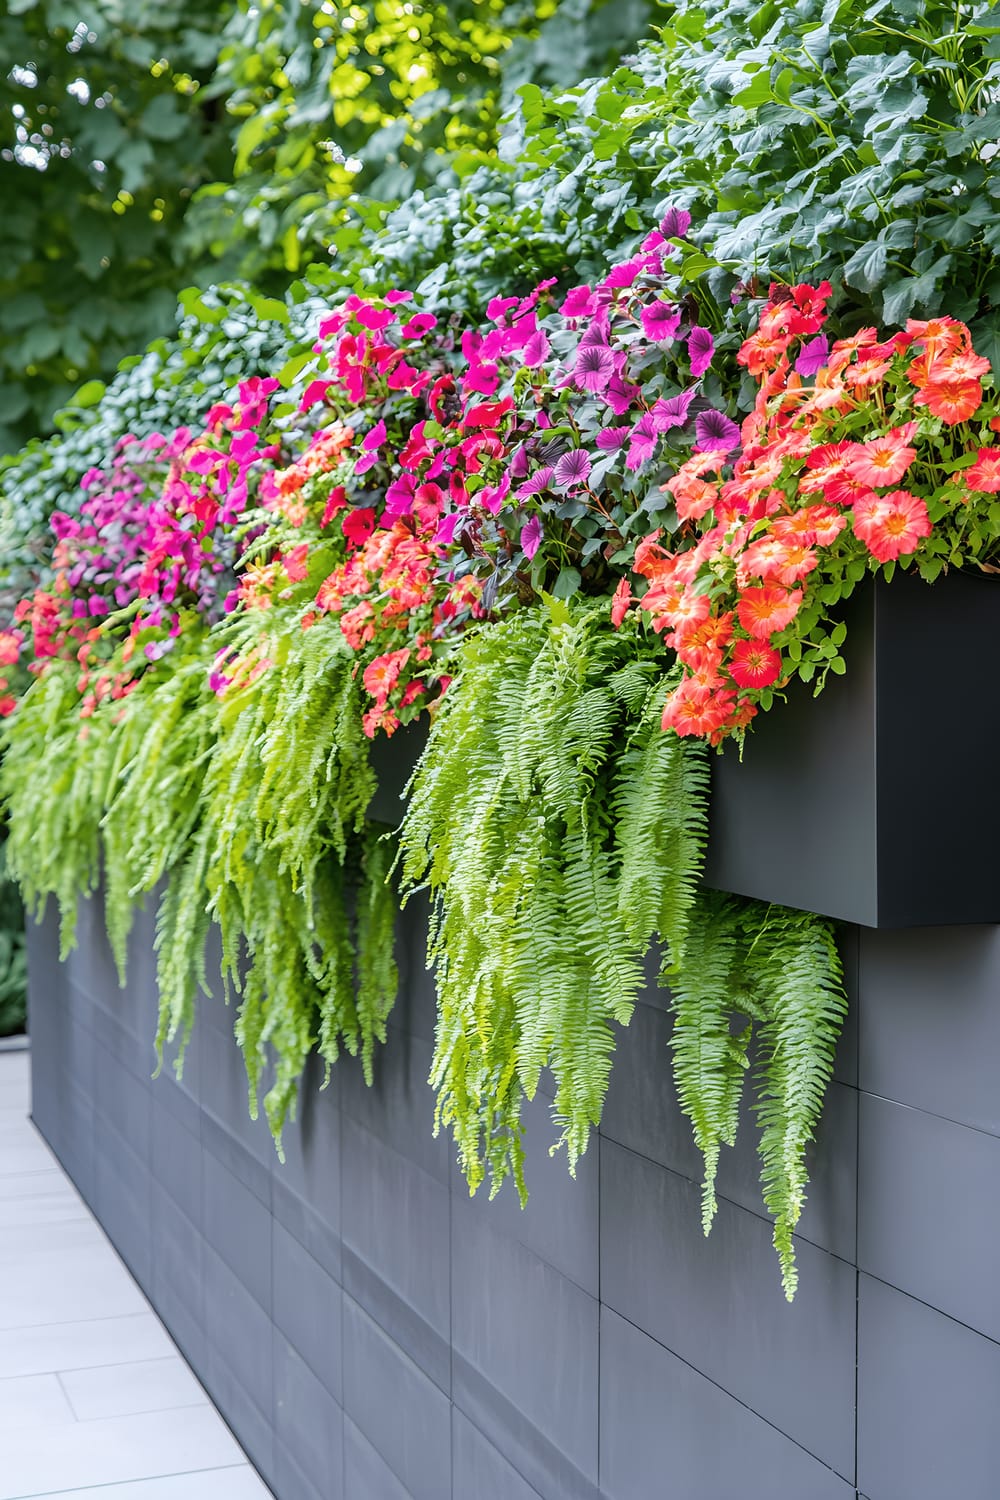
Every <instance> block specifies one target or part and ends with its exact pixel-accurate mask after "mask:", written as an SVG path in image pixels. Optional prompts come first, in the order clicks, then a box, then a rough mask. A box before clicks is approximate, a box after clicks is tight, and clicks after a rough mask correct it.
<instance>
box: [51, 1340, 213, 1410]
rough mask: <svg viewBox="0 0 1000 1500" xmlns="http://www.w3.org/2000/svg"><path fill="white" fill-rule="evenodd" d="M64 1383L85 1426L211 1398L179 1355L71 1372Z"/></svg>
mask: <svg viewBox="0 0 1000 1500" xmlns="http://www.w3.org/2000/svg"><path fill="white" fill-rule="evenodd" d="M61 1379H62V1385H63V1389H64V1390H65V1392H66V1394H67V1396H68V1397H69V1400H70V1405H71V1406H72V1408H73V1410H74V1412H75V1413H76V1415H77V1417H78V1418H79V1420H80V1421H81V1422H93V1421H96V1420H99V1419H102V1418H105V1417H126V1416H132V1415H134V1414H135V1413H137V1412H144V1411H171V1410H172V1409H173V1408H175V1407H183V1406H205V1405H207V1404H208V1397H207V1396H206V1395H205V1392H204V1391H203V1390H202V1388H201V1386H200V1385H199V1384H198V1382H197V1380H196V1379H195V1378H194V1376H193V1375H192V1373H191V1371H190V1370H189V1368H188V1366H187V1365H186V1364H185V1362H184V1360H183V1359H181V1358H180V1356H179V1355H174V1356H173V1357H172V1358H169V1359H149V1360H143V1361H141V1362H139V1363H135V1364H120V1365H117V1364H116V1365H102V1366H100V1367H99V1368H98V1369H96V1370H95V1369H90V1370H72V1371H67V1372H65V1373H64V1374H63V1375H62V1377H61Z"/></svg>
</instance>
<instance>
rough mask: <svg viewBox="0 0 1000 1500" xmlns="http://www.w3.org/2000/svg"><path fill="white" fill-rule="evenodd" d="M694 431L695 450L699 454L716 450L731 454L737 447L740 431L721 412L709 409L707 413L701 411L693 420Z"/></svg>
mask: <svg viewBox="0 0 1000 1500" xmlns="http://www.w3.org/2000/svg"><path fill="white" fill-rule="evenodd" d="M694 431H695V448H696V449H698V450H699V451H701V452H704V451H705V450H707V449H718V450H721V451H724V452H726V453H731V452H732V450H733V449H734V448H738V447H739V443H740V429H739V428H738V427H737V425H736V423H735V422H734V421H732V420H731V418H729V417H727V416H726V414H725V412H723V411H715V410H714V409H713V408H711V407H710V408H709V410H708V411H703V412H702V413H701V414H700V415H699V416H698V417H697V418H696V419H695V424H694Z"/></svg>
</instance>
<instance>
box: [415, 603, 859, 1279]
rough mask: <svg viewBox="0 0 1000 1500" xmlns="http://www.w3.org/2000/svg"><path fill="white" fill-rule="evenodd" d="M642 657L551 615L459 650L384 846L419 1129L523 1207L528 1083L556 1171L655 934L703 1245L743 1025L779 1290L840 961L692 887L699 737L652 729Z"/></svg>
mask: <svg viewBox="0 0 1000 1500" xmlns="http://www.w3.org/2000/svg"><path fill="white" fill-rule="evenodd" d="M661 662H662V652H661V651H660V649H659V647H658V643H657V642H655V641H653V642H649V641H647V640H646V639H645V638H644V637H643V636H641V635H639V634H632V635H625V634H616V633H614V632H613V631H612V630H611V629H610V627H609V625H608V623H607V614H606V607H594V606H587V605H582V606H575V607H574V609H573V611H572V612H571V611H570V610H569V609H568V608H567V607H565V606H560V605H556V604H554V603H553V605H552V606H551V607H550V609H549V610H548V611H544V610H541V611H535V612H532V613H530V614H528V613H525V614H521V615H518V616H516V617H514V618H512V619H509V620H507V621H506V622H504V623H502V624H501V625H499V626H491V627H490V628H489V629H488V630H483V631H482V632H481V633H480V634H478V635H477V636H470V637H468V638H467V639H466V640H465V641H464V642H463V643H462V645H461V646H460V648H459V650H458V652H457V656H456V666H455V670H456V680H455V681H454V682H453V684H452V686H451V688H450V689H449V691H448V694H447V697H446V699H445V700H444V702H443V704H442V706H441V708H440V710H439V711H438V714H437V718H436V721H435V724H434V726H433V728H432V730H431V734H430V739H429V742H428V745H427V749H426V751H425V753H424V756H423V758H422V760H421V763H420V765H419V767H418V769H417V772H416V775H415V778H414V782H413V787H412V798H411V802H410V807H409V810H408V812H407V815H406V818H405V821H404V825H403V830H402V848H403V854H402V862H403V880H404V889H408V890H413V889H415V888H417V887H418V886H420V885H421V884H426V885H427V886H429V888H430V891H431V894H432V897H433V923H432V932H431V942H430V948H429V955H430V961H431V962H432V963H433V964H434V965H435V966H436V970H437V983H438V994H439V1021H438V1034H437V1047H436V1051H435V1056H434V1063H433V1069H432V1080H431V1081H432V1083H433V1084H434V1086H435V1087H436V1088H437V1090H438V1105H437V1125H438V1127H440V1126H441V1125H442V1124H443V1125H446V1126H450V1128H451V1129H452V1131H453V1133H454V1136H455V1140H456V1143H457V1146H458V1152H459V1159H460V1161H461V1164H462V1167H463V1170H464V1171H465V1173H466V1176H467V1178H468V1181H469V1185H470V1188H471V1189H472V1190H473V1191H475V1189H476V1188H477V1187H478V1186H479V1184H480V1183H481V1182H482V1180H483V1178H484V1177H485V1175H486V1174H487V1173H489V1174H490V1176H491V1179H492V1186H491V1190H492V1191H494V1192H495V1191H496V1190H497V1188H498V1187H499V1185H500V1183H501V1182H502V1180H503V1178H504V1176H505V1175H507V1174H508V1173H510V1174H512V1175H513V1177H514V1179H515V1181H516V1183H517V1186H518V1190H519V1192H520V1193H521V1195H522V1199H523V1197H524V1195H525V1183H524V1178H523V1151H522V1142H521V1107H522V1101H523V1099H524V1098H525V1097H528V1098H530V1097H532V1096H533V1095H534V1092H535V1090H536V1088H537V1086H538V1081H539V1076H540V1074H541V1071H542V1069H543V1068H550V1069H551V1070H552V1073H553V1075H554V1078H555V1082H556V1095H555V1103H554V1114H555V1117H556V1120H557V1123H558V1125H559V1126H560V1130H561V1135H560V1144H565V1145H566V1147H567V1151H568V1157H569V1165H570V1168H571V1169H572V1168H573V1166H574V1164H575V1162H576V1160H577V1158H578V1157H579V1155H580V1154H581V1153H582V1152H583V1151H584V1150H585V1149H586V1145H587V1141H588V1138H589V1134H590V1131H591V1128H592V1127H593V1126H594V1125H596V1124H597V1123H598V1122H599V1120H600V1116H601V1110H602V1106H603V1102H604V1096H605V1092H606V1089H607V1084H608V1076H609V1072H610V1068H611V1062H612V1056H613V1049H614V1045H615V1038H616V1029H617V1027H618V1026H620V1025H627V1024H628V1021H629V1019H630V1017H631V1014H632V1008H633V1004H634V1001H635V999H636V996H637V994H638V992H639V990H640V988H641V987H642V984H643V974H644V970H643V960H644V959H645V957H646V954H647V952H648V951H649V948H650V946H651V944H652V942H653V941H654V940H658V941H659V943H660V944H661V945H662V948H663V951H664V967H663V976H662V978H663V982H664V983H668V984H669V985H670V989H671V991H672V1007H673V1011H674V1017H675V1026H674V1034H673V1041H672V1047H673V1054H674V1069H675V1074H676V1080H677V1088H678V1093H679V1096H680V1100H681V1104H682V1107H683V1109H684V1110H685V1112H686V1114H687V1115H688V1117H689V1118H690V1120H691V1122H692V1126H693V1129H694V1135H695V1140H696V1142H697V1144H698V1146H699V1148H700V1150H701V1151H702V1153H703V1154H704V1158H705V1187H704V1209H703V1224H704V1228H705V1231H706V1233H707V1232H708V1230H709V1228H710V1226H711V1223H712V1219H713V1216H714V1213H715V1206H716V1202H715V1178H716V1171H717V1167H718V1162H719V1156H720V1152H721V1149H722V1147H723V1146H724V1145H732V1144H733V1143H734V1141H735V1139H736V1130H737V1123H738V1118H739V1109H740V1100H741V1096H742V1092H743V1080H744V1076H745V1074H746V1073H747V1071H748V1068H749V1053H748V1049H749V1045H750V1040H751V1032H752V1028H753V1027H754V1026H755V1027H756V1031H757V1040H758V1046H759V1052H760V1066H759V1078H758V1103H757V1106H756V1107H757V1111H758V1115H759V1119H760V1122H761V1127H762V1135H761V1143H760V1152H761V1161H762V1181H763V1192H764V1202H765V1204H766V1206H767V1208H768V1210H769V1211H770V1213H771V1214H772V1215H773V1217H774V1221H775V1229H774V1238H775V1246H776V1248H777V1251H778V1255H779V1259H780V1263H781V1270H782V1277H783V1281H784V1285H785V1289H786V1292H787V1293H788V1295H789V1296H791V1295H792V1294H793V1293H794V1289H795V1266H794V1256H793V1250H792V1232H793V1230H794V1228H795V1225H796V1223H797V1222H798V1218H799V1214H800V1212H801V1208H802V1203H803V1201H804V1192H805V1184H806V1172H805V1166H804V1155H805V1148H806V1146H807V1144H808V1142H809V1141H810V1140H811V1139H812V1136H813V1133H814V1131H815V1128H816V1124H817V1121H818V1118H819V1113H820V1110H821V1107H822V1100H823V1095H824V1092H825V1089H826V1085H827V1082H828V1080H829V1077H830V1072H831V1069H832V1063H833V1052H834V1047H835V1044H836V1040H837V1036H838V1033H839V1030H840V1026H841V1023H842V1020H843V1015H844V1009H845V1002H844V996H843V991H842V988H841V985H840V967H839V961H838V958H837V952H836V947H835V944H834V941H833V938H832V935H831V932H830V929H829V926H828V924H826V923H824V922H822V921H821V920H820V919H818V918H815V917H812V916H809V915H808V914H806V913H802V912H791V911H786V910H783V909H780V908H776V907H764V906H761V905H760V904H759V903H756V902H748V901H743V900H741V899H738V898H735V897H731V896H718V895H716V894H714V893H712V892H703V891H702V890H701V889H700V884H699V877H700V867H701V856H702V847H703V843H704V838H705V828H706V816H705V807H706V797H707V790H708V764H707V760H706V756H705V751H704V749H703V747H702V746H701V744H700V743H692V742H691V741H690V740H681V739H678V738H677V737H676V736H674V735H665V734H663V733H662V732H661V729H660V710H661V707H662V703H663V698H664V693H665V690H666V687H667V685H668V679H667V677H665V676H664V674H663V671H662V666H661V665H660V663H661Z"/></svg>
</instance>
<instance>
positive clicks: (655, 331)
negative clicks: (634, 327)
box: [640, 302, 681, 344]
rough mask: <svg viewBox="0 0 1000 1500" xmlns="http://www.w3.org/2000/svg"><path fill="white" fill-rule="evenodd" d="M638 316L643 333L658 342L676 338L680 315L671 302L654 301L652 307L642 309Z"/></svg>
mask: <svg viewBox="0 0 1000 1500" xmlns="http://www.w3.org/2000/svg"><path fill="white" fill-rule="evenodd" d="M640 317H641V318H642V331H643V333H644V334H645V335H646V337H647V338H648V339H652V340H653V341H654V343H658V344H663V343H666V342H667V340H668V339H672V338H676V336H677V330H678V328H679V327H680V326H681V315H680V313H679V311H678V310H677V308H676V307H674V305H673V303H671V302H654V303H653V305H652V307H644V308H643V309H642V312H641V313H640Z"/></svg>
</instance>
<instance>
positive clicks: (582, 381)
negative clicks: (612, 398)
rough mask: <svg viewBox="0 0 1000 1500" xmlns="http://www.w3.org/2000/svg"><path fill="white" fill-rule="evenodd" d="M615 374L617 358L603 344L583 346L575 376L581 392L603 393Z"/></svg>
mask: <svg viewBox="0 0 1000 1500" xmlns="http://www.w3.org/2000/svg"><path fill="white" fill-rule="evenodd" d="M614 373H615V357H614V355H613V354H612V353H611V350H610V349H608V348H607V347H606V346H605V345H603V344H586V345H581V347H580V350H579V352H578V353H577V356H576V367H575V370H574V375H575V378H576V383H577V385H578V386H579V387H580V389H581V391H603V390H604V388H605V386H606V385H607V383H608V381H609V380H610V379H611V377H612V375H613V374H614Z"/></svg>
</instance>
